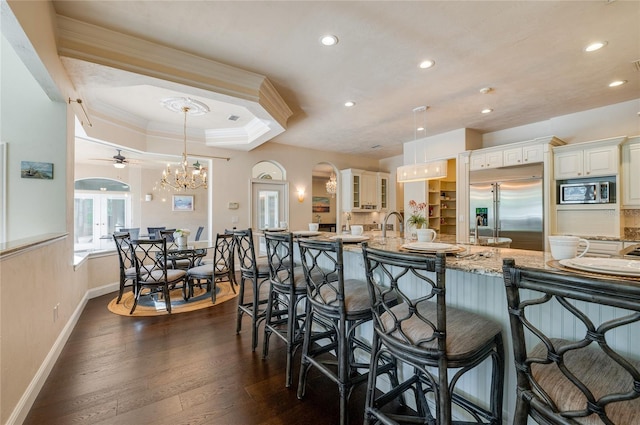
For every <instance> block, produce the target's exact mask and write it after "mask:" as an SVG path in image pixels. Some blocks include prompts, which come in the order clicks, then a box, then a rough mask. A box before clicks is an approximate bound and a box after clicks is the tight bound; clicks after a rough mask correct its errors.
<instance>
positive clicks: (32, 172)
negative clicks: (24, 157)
mask: <svg viewBox="0 0 640 425" xmlns="http://www.w3.org/2000/svg"><path fill="white" fill-rule="evenodd" d="M20 177H22V178H23V179H45V180H51V179H53V164H52V163H50V162H34V161H21V162H20Z"/></svg>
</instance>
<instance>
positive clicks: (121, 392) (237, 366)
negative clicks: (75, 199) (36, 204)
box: [24, 294, 366, 425]
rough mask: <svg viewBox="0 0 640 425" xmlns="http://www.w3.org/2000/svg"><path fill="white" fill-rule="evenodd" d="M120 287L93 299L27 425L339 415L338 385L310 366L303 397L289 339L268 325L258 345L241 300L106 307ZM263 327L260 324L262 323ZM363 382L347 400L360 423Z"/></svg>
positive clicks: (334, 419) (330, 418)
mask: <svg viewBox="0 0 640 425" xmlns="http://www.w3.org/2000/svg"><path fill="white" fill-rule="evenodd" d="M115 295H116V294H109V295H105V296H102V297H99V298H95V299H93V300H90V301H89V302H88V304H87V306H86V308H85V310H84V312H83V313H82V316H81V318H80V320H79V322H78V324H77V326H76V327H75V329H74V331H73V333H72V335H71V337H70V338H69V341H68V342H67V344H66V346H65V347H64V349H63V351H62V353H61V355H60V357H59V359H58V361H57V363H56V365H55V367H54V368H53V370H52V372H51V374H50V376H49V378H48V379H47V382H46V383H45V385H44V387H43V389H42V391H41V392H40V394H39V395H38V397H37V399H36V401H35V403H34V405H33V407H32V408H31V411H30V413H29V415H28V417H27V419H26V421H25V422H24V424H25V425H32V424H47V425H56V424H60V425H69V424H76V425H80V424H91V425H100V424H122V425H143V424H156V425H177V424H190V425H194V424H241V425H243V424H336V423H338V410H339V406H338V389H337V386H336V385H335V384H333V383H332V382H331V381H329V380H328V379H327V378H325V377H324V376H321V375H319V374H318V373H317V372H315V371H314V370H313V368H312V370H311V372H310V375H309V385H308V387H307V392H306V395H305V398H304V399H303V400H298V399H297V398H296V388H297V375H298V367H299V353H298V356H297V357H298V358H297V360H296V367H295V368H294V369H295V376H294V384H293V386H292V387H291V388H285V386H284V382H285V355H284V344H283V343H282V342H281V341H280V340H279V339H278V338H271V347H270V352H269V358H268V359H266V360H263V359H262V333H261V334H260V344H259V346H258V349H257V350H256V352H255V353H254V352H251V330H250V323H249V319H248V318H246V317H245V319H244V321H243V329H242V332H241V333H240V335H236V332H235V323H236V300H231V301H228V302H226V303H223V304H220V305H218V306H215V307H212V308H208V309H205V310H200V311H196V312H191V313H183V314H175V315H172V316H163V317H147V318H134V317H123V316H118V315H115V314H113V313H111V312H109V311H108V310H107V304H108V302H109V301H110V300H111V299H113V298H114V296H115ZM261 329H262V328H261ZM365 386H366V384H365V385H361V386H360V387H358V388H357V389H356V390H355V391H354V392H353V394H352V397H351V401H350V418H349V419H350V425H359V424H361V423H362V416H363V403H364V393H365V390H366V388H365Z"/></svg>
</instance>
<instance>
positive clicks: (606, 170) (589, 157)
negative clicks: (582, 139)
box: [554, 139, 620, 180]
mask: <svg viewBox="0 0 640 425" xmlns="http://www.w3.org/2000/svg"><path fill="white" fill-rule="evenodd" d="M619 142H620V139H616V141H615V143H613V144H611V143H597V144H595V145H594V144H593V143H591V142H590V143H579V144H576V145H569V146H562V147H560V148H556V150H555V151H554V177H555V179H556V180H566V179H574V178H584V177H597V176H611V175H616V174H618V168H619V158H620V154H619V148H618V143H619Z"/></svg>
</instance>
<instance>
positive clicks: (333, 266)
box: [298, 239, 398, 425]
mask: <svg viewBox="0 0 640 425" xmlns="http://www.w3.org/2000/svg"><path fill="white" fill-rule="evenodd" d="M298 246H299V247H300V257H301V260H302V269H303V271H304V276H305V280H306V282H307V302H306V303H305V306H306V307H305V309H306V320H305V332H304V342H303V346H302V356H301V364H300V377H299V384H298V398H299V399H302V398H303V397H304V393H305V387H306V381H307V374H308V373H309V369H310V367H311V366H314V367H315V368H317V369H318V370H319V371H320V372H322V373H323V374H324V375H326V376H327V377H329V378H330V379H331V380H332V381H334V382H335V383H336V384H338V390H339V392H340V424H341V425H344V424H346V423H347V420H348V416H347V413H348V412H347V409H348V402H349V396H350V395H351V391H352V390H353V388H354V387H355V386H356V385H358V384H360V383H363V382H366V381H367V376H368V375H369V373H370V371H369V370H370V369H369V368H370V363H369V357H371V345H370V344H369V343H368V342H367V341H366V340H364V339H363V338H362V337H359V336H358V335H356V334H357V333H358V330H359V329H360V326H361V325H362V324H364V323H366V322H369V321H371V318H372V313H371V305H370V303H369V294H368V291H367V284H366V282H364V281H362V280H357V279H348V280H345V279H344V265H343V258H342V252H343V251H342V240H340V239H339V240H336V241H322V240H312V239H299V240H298ZM387 299H389V298H387ZM323 341H324V344H322V342H323ZM328 353H332V354H333V356H329V355H327V354H328ZM358 357H360V358H358ZM371 362H374V363H375V367H374V368H373V369H371V373H376V374H382V373H386V374H388V376H389V379H390V381H391V382H392V383H394V384H395V385H397V383H398V380H397V377H396V368H395V364H394V363H393V362H391V361H389V359H388V357H384V356H378V357H377V358H376V361H374V360H373V359H371Z"/></svg>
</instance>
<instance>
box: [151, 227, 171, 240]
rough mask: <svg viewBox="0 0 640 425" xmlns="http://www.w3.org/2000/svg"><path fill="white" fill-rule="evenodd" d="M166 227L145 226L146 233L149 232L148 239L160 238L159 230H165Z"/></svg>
mask: <svg viewBox="0 0 640 425" xmlns="http://www.w3.org/2000/svg"><path fill="white" fill-rule="evenodd" d="M166 228H167V227H166V226H162V227H147V233H148V234H149V239H160V230H165V229H166Z"/></svg>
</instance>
